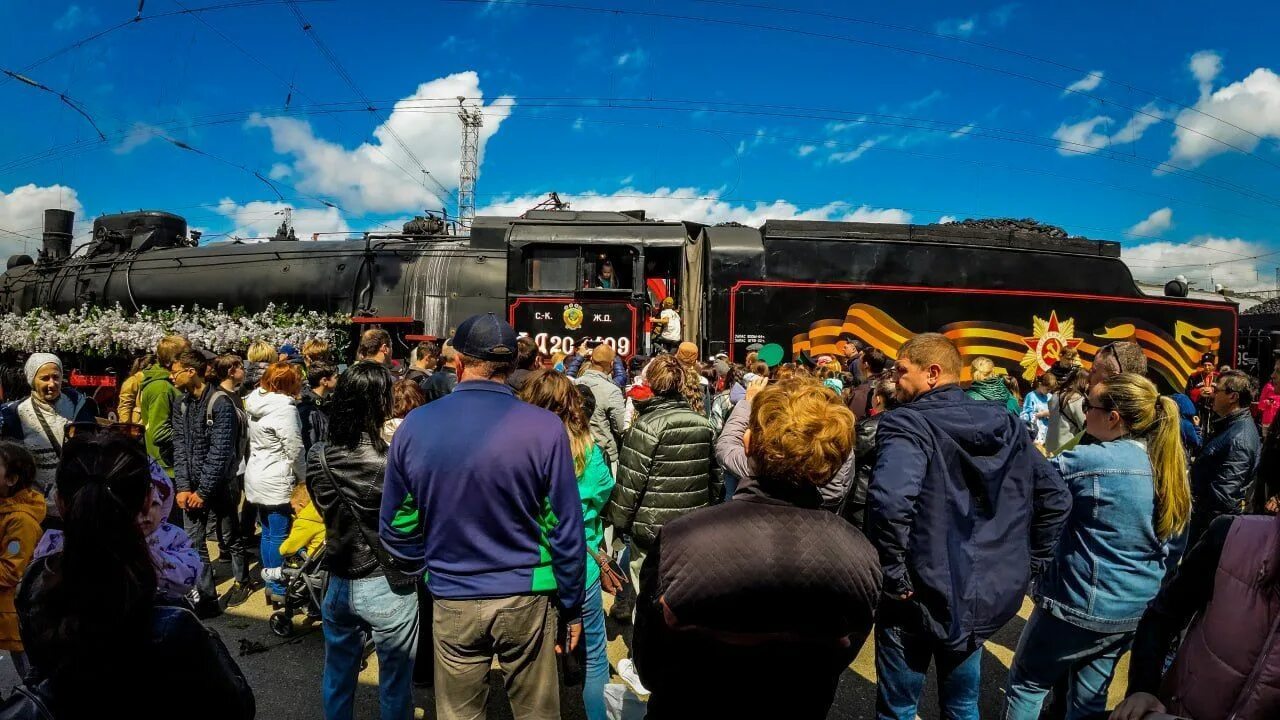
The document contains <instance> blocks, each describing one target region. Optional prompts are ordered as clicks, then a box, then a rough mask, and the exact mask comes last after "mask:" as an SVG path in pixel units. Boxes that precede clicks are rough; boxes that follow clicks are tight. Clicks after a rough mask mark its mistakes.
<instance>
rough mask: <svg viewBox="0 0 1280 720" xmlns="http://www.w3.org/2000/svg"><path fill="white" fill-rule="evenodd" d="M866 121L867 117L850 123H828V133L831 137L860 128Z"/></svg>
mask: <svg viewBox="0 0 1280 720" xmlns="http://www.w3.org/2000/svg"><path fill="white" fill-rule="evenodd" d="M865 120H866V118H865V117H861V118H858V119H857V120H850V121H849V122H829V123H827V133H828V134H830V135H834V134H836V133H841V132H844V131H845V130H848V129H849V128H855V127H858V126H859V125H861V124H862V123H863V121H865Z"/></svg>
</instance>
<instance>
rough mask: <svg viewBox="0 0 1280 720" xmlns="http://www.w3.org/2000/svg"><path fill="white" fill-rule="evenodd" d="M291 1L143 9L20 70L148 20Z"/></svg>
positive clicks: (247, 0)
mask: <svg viewBox="0 0 1280 720" xmlns="http://www.w3.org/2000/svg"><path fill="white" fill-rule="evenodd" d="M290 1H291V0H240V1H239V2H224V3H220V4H217V5H206V6H204V7H197V8H186V9H182V10H171V11H169V12H162V13H156V14H154V15H143V14H142V11H141V10H139V11H138V13H137V14H136V15H134V16H133V17H131V18H129V19H128V20H124V21H122V22H119V23H116V24H115V25H110V26H108V27H106V28H103V29H102V30H99V31H97V32H95V33H92V34H90V35H87V36H85V37H82V38H80V39H79V40H76V41H75V42H73V43H70V44H69V45H64V46H62V47H60V48H58V49H57V50H54V51H53V52H51V53H49V54H47V55H44V56H43V57H40V58H38V59H36V60H33V61H32V62H30V63H28V64H26V65H24V66H23V67H22V69H21V70H20V72H24V73H25V72H30V71H31V70H34V69H36V68H37V67H40V66H41V65H43V64H45V63H47V62H49V61H50V60H54V59H56V58H59V57H61V56H63V55H66V54H67V53H69V52H72V51H74V50H79V49H80V48H82V47H84V46H85V45H88V44H90V43H92V42H94V41H96V40H100V39H101V38H104V37H106V36H108V35H110V34H112V33H114V32H116V31H117V30H122V29H124V28H126V27H129V26H131V25H137V24H139V23H142V22H144V21H147V20H159V19H162V18H169V17H176V16H179V15H194V14H197V13H206V12H217V11H219V10H234V9H239V8H246V7H265V6H268V5H283V4H284V3H286V2H290ZM292 1H294V2H303V3H319V2H337V0H292ZM11 79H12V78H3V79H0V86H3V85H4V84H6V83H8V82H9V80H11Z"/></svg>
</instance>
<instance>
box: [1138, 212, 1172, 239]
mask: <svg viewBox="0 0 1280 720" xmlns="http://www.w3.org/2000/svg"><path fill="white" fill-rule="evenodd" d="M1171 227H1173V210H1172V209H1170V208H1167V207H1166V208H1160V209H1159V210H1156V211H1155V212H1153V213H1151V214H1150V215H1148V216H1147V219H1146V220H1143V221H1142V222H1140V223H1138V224H1137V225H1134V226H1133V227H1131V228H1129V232H1128V234H1130V235H1137V236H1139V237H1152V236H1159V235H1160V234H1162V233H1163V232H1164V231H1165V230H1168V229H1169V228H1171Z"/></svg>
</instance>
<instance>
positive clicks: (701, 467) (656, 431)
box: [605, 397, 714, 549]
mask: <svg viewBox="0 0 1280 720" xmlns="http://www.w3.org/2000/svg"><path fill="white" fill-rule="evenodd" d="M635 406H636V413H637V414H638V417H637V418H636V419H635V421H634V423H633V424H632V425H631V429H630V430H628V431H627V435H626V437H625V438H624V439H623V441H622V452H621V453H620V455H619V458H618V483H617V485H615V486H614V488H613V496H612V497H610V498H609V506H608V508H606V510H605V513H606V516H607V517H608V519H609V522H610V523H612V524H613V526H614V527H616V528H617V529H618V530H619V531H620V532H623V533H630V534H631V537H632V539H633V540H634V541H635V543H636V545H638V546H639V547H640V548H641V549H646V548H648V547H649V546H650V545H652V544H653V541H654V539H655V538H657V537H658V531H659V530H661V529H662V526H663V525H664V524H666V523H668V522H671V521H672V520H674V519H676V518H678V517H680V516H681V515H684V514H685V513H687V512H689V511H690V510H696V509H698V508H700V507H704V506H706V505H709V504H710V503H711V500H710V492H711V456H712V447H711V446H712V441H713V439H714V438H713V437H712V432H711V423H710V422H708V420H707V419H706V418H705V417H703V416H702V415H700V414H698V413H696V412H694V411H693V410H691V409H690V408H689V403H687V402H686V401H684V400H683V399H680V398H664V397H655V398H650V399H648V400H638V401H636V403H635Z"/></svg>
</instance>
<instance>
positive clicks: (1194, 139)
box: [1169, 51, 1280, 167]
mask: <svg viewBox="0 0 1280 720" xmlns="http://www.w3.org/2000/svg"><path fill="white" fill-rule="evenodd" d="M1221 70H1222V59H1221V58H1219V57H1218V56H1217V55H1216V54H1214V53H1212V52H1208V51H1202V52H1198V53H1196V54H1195V55H1194V56H1192V58H1191V72H1192V74H1193V75H1195V78H1196V80H1197V81H1199V83H1200V99H1199V101H1197V102H1196V104H1195V106H1194V109H1186V110H1183V111H1182V112H1180V113H1178V118H1177V123H1178V125H1179V126H1180V127H1177V128H1175V129H1174V131H1173V137H1174V143H1173V149H1172V150H1170V152H1169V159H1170V160H1171V161H1174V162H1176V163H1178V164H1179V165H1180V166H1183V167H1195V166H1197V165H1199V164H1200V163H1202V162H1204V161H1205V160H1207V159H1208V158H1211V157H1213V156H1214V155H1220V154H1222V153H1225V152H1230V151H1233V150H1234V148H1231V147H1227V145H1226V144H1230V145H1233V146H1235V148H1239V149H1241V150H1244V151H1247V152H1252V151H1253V149H1254V148H1256V147H1257V146H1258V143H1259V142H1260V140H1259V138H1260V137H1263V138H1280V76H1277V75H1276V73H1275V72H1274V71H1272V70H1270V69H1268V68H1257V69H1256V70H1254V71H1253V72H1252V73H1250V74H1249V75H1248V76H1247V77H1245V79H1243V80H1239V81H1236V82H1234V83H1231V84H1230V85H1226V86H1224V87H1221V88H1218V89H1217V90H1213V80H1214V78H1216V77H1217V76H1218V73H1220V72H1221ZM1209 116H1213V117H1209ZM1215 118H1217V119H1215ZM1213 138H1216V140H1215V139H1213ZM1219 141H1221V142H1219ZM1224 143H1226V144H1224Z"/></svg>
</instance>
